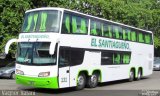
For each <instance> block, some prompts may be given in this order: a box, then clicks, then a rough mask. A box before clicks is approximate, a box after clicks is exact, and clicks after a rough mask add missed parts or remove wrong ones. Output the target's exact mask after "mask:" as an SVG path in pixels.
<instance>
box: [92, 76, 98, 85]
mask: <svg viewBox="0 0 160 96" xmlns="http://www.w3.org/2000/svg"><path fill="white" fill-rule="evenodd" d="M91 82H92V84H93V85H96V84H97V76H96V75H93V76H92V77H91Z"/></svg>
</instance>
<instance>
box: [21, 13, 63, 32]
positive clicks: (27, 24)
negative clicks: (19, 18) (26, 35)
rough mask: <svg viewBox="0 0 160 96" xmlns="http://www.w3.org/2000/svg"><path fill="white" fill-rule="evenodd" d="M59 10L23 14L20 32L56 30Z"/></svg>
mask: <svg viewBox="0 0 160 96" xmlns="http://www.w3.org/2000/svg"><path fill="white" fill-rule="evenodd" d="M60 18H61V12H60V11H56V10H41V11H32V12H27V13H26V14H25V19H24V23H23V27H22V32H56V33H57V32H58V31H59V28H60V27H59V26H60Z"/></svg>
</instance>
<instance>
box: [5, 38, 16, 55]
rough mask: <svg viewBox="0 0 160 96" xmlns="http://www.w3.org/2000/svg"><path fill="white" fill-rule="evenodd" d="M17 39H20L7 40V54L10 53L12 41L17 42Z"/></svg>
mask: <svg viewBox="0 0 160 96" xmlns="http://www.w3.org/2000/svg"><path fill="white" fill-rule="evenodd" d="M17 41H18V39H11V40H9V41H8V42H7V44H6V46H5V54H8V52H9V47H10V45H11V44H12V43H14V42H17Z"/></svg>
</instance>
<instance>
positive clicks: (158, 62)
mask: <svg viewBox="0 0 160 96" xmlns="http://www.w3.org/2000/svg"><path fill="white" fill-rule="evenodd" d="M153 70H160V59H157V60H155V61H154V65H153Z"/></svg>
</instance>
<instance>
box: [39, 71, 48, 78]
mask: <svg viewBox="0 0 160 96" xmlns="http://www.w3.org/2000/svg"><path fill="white" fill-rule="evenodd" d="M49 75H50V72H41V73H39V75H38V77H48V76H49Z"/></svg>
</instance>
